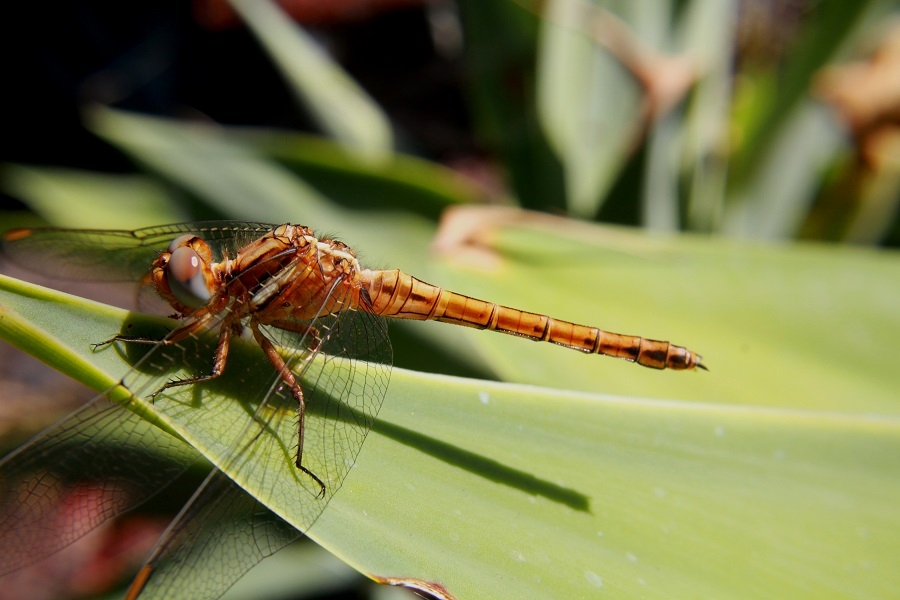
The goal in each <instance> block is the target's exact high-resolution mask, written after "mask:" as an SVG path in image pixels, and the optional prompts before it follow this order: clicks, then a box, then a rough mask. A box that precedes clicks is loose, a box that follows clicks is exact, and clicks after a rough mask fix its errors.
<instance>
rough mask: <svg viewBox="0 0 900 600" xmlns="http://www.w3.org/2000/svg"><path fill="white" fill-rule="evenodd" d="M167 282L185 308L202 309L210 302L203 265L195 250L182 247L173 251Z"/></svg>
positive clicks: (167, 267)
mask: <svg viewBox="0 0 900 600" xmlns="http://www.w3.org/2000/svg"><path fill="white" fill-rule="evenodd" d="M166 281H167V282H168V284H169V289H170V290H172V294H173V295H174V296H175V298H177V299H178V301H179V302H181V303H182V304H184V305H185V306H190V307H191V308H200V307H201V306H204V305H205V304H206V303H207V302H209V298H210V293H209V288H207V287H206V278H205V277H204V276H203V263H202V262H201V260H200V255H199V254H197V253H196V252H194V250H193V248H189V247H188V246H181V247H180V248H175V250H173V251H172V256H170V257H169V263H168V264H167V265H166Z"/></svg>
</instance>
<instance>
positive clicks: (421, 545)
mask: <svg viewBox="0 0 900 600" xmlns="http://www.w3.org/2000/svg"><path fill="white" fill-rule="evenodd" d="M572 231H581V232H582V233H591V235H587V236H583V237H581V238H579V237H577V236H574V235H569V236H567V237H562V236H560V237H553V236H552V235H550V234H548V233H547V232H546V231H542V232H541V234H540V235H537V234H536V232H535V230H534V227H531V228H530V229H529V228H527V227H520V228H514V227H504V228H500V229H499V234H500V235H497V236H496V237H495V238H494V241H493V242H492V243H491V244H489V247H492V246H497V247H498V248H501V249H502V253H501V254H500V261H499V263H496V264H499V265H501V268H499V269H498V270H497V271H495V272H494V273H492V274H491V275H490V276H486V277H476V276H474V275H473V274H472V273H473V272H474V270H473V269H471V267H470V268H469V269H468V270H469V271H470V272H469V273H467V274H465V275H463V273H466V272H465V271H464V270H463V269H461V268H459V266H458V265H457V266H456V267H454V268H452V269H451V268H449V267H448V266H445V267H443V269H442V271H443V272H444V273H445V274H448V275H451V276H452V277H453V278H454V281H450V282H449V283H453V284H454V285H456V284H464V286H465V287H466V288H467V289H466V290H462V291H470V292H471V293H479V294H480V293H481V291H484V292H490V291H491V290H499V289H500V288H502V287H503V286H505V285H508V284H511V282H514V281H518V282H519V287H518V288H513V289H506V290H499V291H500V294H501V295H504V296H505V297H504V298H496V299H501V300H503V301H508V302H509V303H512V302H513V301H514V300H515V299H516V298H515V297H516V296H517V295H519V294H527V296H526V298H525V299H527V301H528V303H529V304H531V303H532V302H533V303H534V304H535V306H528V307H526V308H536V309H539V310H540V309H543V308H545V306H544V303H545V302H549V298H551V297H556V298H560V297H561V294H566V298H568V300H567V301H566V302H565V307H563V308H564V310H563V312H566V313H567V312H568V311H570V310H572V311H573V314H571V315H570V314H561V315H559V316H563V317H565V316H570V317H571V318H573V319H577V320H584V321H587V319H581V317H582V316H590V315H587V312H590V313H594V311H595V310H596V306H595V305H596V303H598V302H604V303H605V302H612V301H613V300H607V299H606V295H607V294H608V295H609V296H610V297H611V298H617V300H616V301H617V302H622V305H621V306H619V307H618V309H617V310H616V312H617V313H623V314H627V315H628V316H627V317H625V319H626V320H627V321H628V322H629V323H630V322H631V321H632V320H633V319H636V318H637V316H638V315H641V314H643V316H644V318H645V319H646V320H647V321H648V323H647V324H645V325H643V327H642V329H644V330H646V333H648V334H649V333H652V332H654V331H660V329H659V324H660V323H666V322H669V323H670V325H669V326H668V327H667V328H666V330H665V331H662V333H664V334H666V333H669V332H673V333H677V332H675V331H674V330H675V329H677V330H678V331H679V332H681V335H679V336H678V338H677V340H676V341H680V342H684V343H687V342H690V344H689V345H691V346H696V349H698V350H702V351H703V352H704V353H705V355H706V360H707V362H708V363H709V365H710V366H711V368H712V371H711V372H710V373H702V374H695V373H666V372H664V373H655V372H652V371H649V370H643V369H641V368H639V367H637V366H634V365H630V364H627V363H623V362H621V361H610V360H606V359H600V358H597V357H591V356H581V355H579V354H578V353H574V352H570V351H566V350H564V349H560V348H553V347H550V348H544V347H543V346H541V345H537V344H531V343H526V342H524V341H522V340H517V339H515V338H510V337H506V336H500V335H495V334H489V333H485V332H470V333H471V343H472V344H473V345H474V347H476V348H479V349H480V350H479V353H480V355H482V356H488V357H492V360H494V361H497V363H498V364H501V361H500V359H498V358H497V356H496V355H497V354H500V353H501V352H502V353H503V354H505V357H501V358H504V360H505V362H506V364H507V367H506V369H505V370H504V373H505V376H508V377H511V378H515V379H517V380H519V381H523V380H532V379H541V380H544V381H549V382H552V383H555V384H556V386H557V387H562V386H567V387H569V386H571V385H572V383H573V381H574V382H575V385H576V386H580V387H587V386H588V382H589V381H591V380H593V381H594V387H595V389H601V388H603V387H604V386H605V385H606V384H607V383H608V381H609V380H612V381H614V382H615V381H618V382H619V383H617V384H615V385H625V384H626V382H630V384H631V385H632V386H633V388H634V389H636V390H638V391H637V395H631V396H629V397H626V396H624V395H618V396H614V395H603V394H596V393H594V394H589V393H583V392H570V391H564V390H561V389H553V388H547V387H532V386H527V385H521V384H510V383H496V382H486V381H478V380H468V379H459V378H452V377H445V376H438V375H431V374H424V373H416V372H412V371H406V370H403V369H394V371H393V375H392V378H391V382H390V387H389V389H388V394H387V398H386V400H385V403H384V406H383V408H382V410H381V413H380V414H379V416H378V419H377V420H376V422H375V424H374V426H373V428H372V431H371V433H370V434H369V436H368V439H367V441H366V443H365V445H364V447H363V450H362V452H361V453H360V455H359V457H358V460H357V463H356V465H355V467H354V468H353V469H352V470H351V471H350V474H349V475H348V477H347V479H346V481H345V482H344V485H343V487H342V488H341V489H340V491H339V492H338V493H337V494H336V495H335V496H334V499H333V500H332V501H331V503H330V504H329V505H328V507H327V509H326V510H325V512H324V513H323V514H322V516H321V517H320V518H319V520H318V521H317V522H316V523H315V524H314V526H313V527H312V528H311V529H310V531H309V535H310V537H312V538H313V539H315V540H316V541H317V542H318V543H320V544H321V545H323V546H325V547H326V548H328V549H329V550H331V551H332V552H334V553H335V554H337V555H338V556H340V557H341V558H343V559H344V560H346V561H347V562H348V563H349V564H351V565H353V566H354V567H355V568H357V569H358V570H360V571H361V572H363V573H366V574H369V575H371V576H390V577H414V578H419V579H422V580H426V581H432V582H438V583H440V584H441V585H443V586H444V587H445V588H446V589H447V590H449V591H450V592H451V593H453V594H455V595H456V596H457V597H461V598H496V597H529V598H535V597H553V598H556V597H591V596H594V595H596V594H597V593H599V592H601V591H605V592H609V593H611V594H614V595H616V596H619V597H659V598H670V597H738V598H740V597H748V598H749V597H760V596H779V597H792V598H801V597H808V598H821V597H826V596H827V597H834V596H841V597H859V598H869V597H885V596H888V595H890V594H891V593H893V591H894V590H896V589H897V586H898V585H900V558H898V557H900V513H898V511H897V510H896V498H897V497H898V495H900V463H898V461H897V460H896V457H897V456H898V455H900V418H898V417H897V403H896V393H895V391H893V390H895V385H892V382H893V381H894V380H895V377H894V375H893V372H894V371H893V362H894V361H893V357H895V356H896V350H897V348H896V346H897V343H896V340H897V339H900V322H898V319H897V318H896V316H894V313H895V311H894V309H893V307H895V306H896V305H897V304H896V301H897V298H896V296H895V294H896V293H897V292H896V291H895V290H893V289H892V288H891V286H890V282H892V281H896V280H897V278H896V276H897V269H898V260H897V257H896V256H895V255H891V254H886V253H876V252H860V251H855V250H849V251H829V250H825V249H822V248H817V247H800V248H797V249H787V248H766V247H753V246H749V247H748V246H740V245H736V244H727V243H725V242H716V241H713V242H705V241H700V240H696V241H690V240H688V241H677V240H667V239H657V240H652V239H648V238H646V237H643V236H636V235H630V234H627V233H623V232H618V235H617V234H616V232H615V230H611V231H609V232H608V233H607V235H605V236H604V237H603V238H602V239H599V238H597V237H596V235H597V232H598V231H600V230H596V229H594V228H580V229H575V230H571V231H570V232H569V233H570V234H571V233H572ZM495 233H498V232H495ZM535 240H540V241H541V243H540V244H535ZM585 253H587V254H585ZM456 255H457V257H459V253H457V254H456ZM561 256H569V257H570V261H569V263H568V264H569V266H568V267H563V268H561V266H560V265H561V264H566V263H561V262H560V260H559V259H560V257H561ZM599 256H605V257H606V258H605V260H604V261H600V264H596V261H598V257H599ZM553 265H555V269H554V268H552V266H553ZM554 270H555V271H556V272H558V274H557V278H556V279H553V277H552V273H553V272H554ZM670 271H671V272H673V273H672V274H671V275H668V276H667V273H669V272H670ZM548 277H549V278H550V279H549V280H548V279H546V278H548ZM657 278H661V279H662V283H659V284H657V283H656V281H655V280H656V279H657ZM678 278H683V279H684V278H686V279H687V281H683V282H682V283H681V284H680V286H679V285H676V286H675V288H674V289H671V286H672V285H673V281H676V280H677V279H678ZM873 278H874V279H873ZM572 281H580V282H581V285H580V286H579V285H575V286H574V287H559V286H561V285H564V283H565V282H568V284H569V285H571V282H572ZM879 281H883V282H884V283H879ZM436 283H448V282H447V281H443V280H439V281H436ZM537 283H540V285H537ZM657 286H661V287H666V286H669V288H670V289H668V295H662V296H661V297H660V296H659V294H658V288H657ZM0 289H2V290H3V292H2V295H0V307H2V317H3V318H2V319H0V335H2V336H3V337H4V338H6V339H10V340H11V341H13V342H14V343H17V345H20V346H27V348H26V349H27V350H29V351H30V352H33V353H34V354H36V355H37V356H39V357H41V358H43V359H45V360H48V361H49V360H54V361H55V363H56V364H57V365H58V366H61V367H62V368H64V369H66V370H68V371H71V372H72V374H73V375H74V376H76V377H78V378H79V379H82V380H85V381H87V382H88V383H89V384H92V385H94V386H95V387H96V388H98V389H100V388H102V386H103V385H105V384H104V383H103V382H104V381H105V382H111V381H115V380H116V378H117V377H119V376H120V375H121V373H122V371H123V369H126V368H127V367H128V366H129V365H130V361H129V360H128V356H127V355H123V354H119V353H116V352H110V351H106V352H99V353H91V352H90V351H89V349H88V344H89V343H90V342H94V341H97V340H102V339H106V338H107V337H108V336H109V335H110V334H112V333H115V332H117V331H119V330H120V329H121V328H122V325H123V322H125V321H126V320H127V321H128V322H130V323H133V324H136V325H141V323H142V321H143V320H144V317H140V316H138V315H130V316H128V315H126V313H124V312H119V311H116V310H114V309H111V308H108V307H103V306H101V305H97V304H94V303H89V302H87V301H81V300H78V299H75V298H72V297H70V296H65V295H62V294H57V293H53V292H49V291H44V290H41V289H39V288H34V287H32V286H26V285H25V284H21V283H18V282H11V281H10V280H8V279H3V280H2V288H0ZM635 290H638V291H642V292H643V293H635ZM856 290H859V291H858V292H857V291H856ZM621 295H624V296H625V297H626V300H625V301H623V300H622V299H621ZM492 299H493V298H492ZM520 299H522V298H520ZM867 299H868V300H867ZM582 300H584V302H582ZM654 306H656V309H655V310H650V309H652V308H653V307H654ZM672 306H675V307H677V309H675V310H673V313H672V314H665V311H662V310H661V309H663V308H667V307H668V308H671V307H672ZM690 306H692V307H693V308H692V309H690V310H689V309H687V308H685V307H690ZM579 307H584V308H579ZM581 311H587V312H586V313H585V315H582V314H581ZM554 312H559V311H554ZM606 312H607V311H599V312H597V314H603V313H606ZM609 314H612V311H610V313H609ZM673 314H674V315H675V316H672V315H673ZM617 320H618V317H617ZM588 322H592V321H588ZM10 323H16V324H17V326H16V327H17V328H14V329H15V330H16V331H18V332H19V333H15V334H12V333H10V331H11V329H10V327H9V324H10ZM598 324H599V323H598ZM147 325H152V326H154V327H158V325H159V323H158V322H156V321H154V322H150V323H147ZM420 325H421V327H429V328H434V329H436V330H437V329H440V330H444V331H448V332H449V331H453V330H455V329H457V328H452V327H449V326H446V325H441V324H428V323H423V324H420ZM876 326H877V327H876ZM694 331H696V332H697V333H696V334H693V333H691V332H694ZM672 337H675V336H674V335H673V336H672ZM685 337H687V338H688V339H684V338H685ZM28 340H30V341H28ZM50 342H52V343H50ZM695 342H696V344H695ZM494 344H497V347H498V348H502V350H501V351H497V350H492V346H493V345H494ZM45 348H51V349H52V348H63V349H65V350H66V352H68V353H70V354H71V356H72V357H79V360H78V361H76V360H74V359H73V360H72V363H73V364H75V365H76V367H75V368H73V369H68V368H67V367H66V365H65V362H66V360H59V359H53V358H52V356H50V357H49V358H48V357H47V356H45V354H44V353H45V350H44V349H45ZM545 350H546V352H545ZM57 354H58V352H57ZM230 358H231V360H232V361H233V362H232V365H241V366H246V367H248V368H253V369H256V370H259V371H260V372H263V371H265V370H266V369H270V367H269V366H268V364H267V363H266V362H265V360H264V359H263V358H262V356H261V355H260V353H259V352H258V351H255V350H253V349H252V348H250V347H248V348H239V349H238V350H237V351H236V352H235V355H233V356H231V357H230ZM545 361H546V367H542V365H543V364H544V363H545ZM80 362H87V363H90V364H91V368H92V369H99V370H100V371H102V372H103V373H105V374H106V375H105V378H102V379H97V378H94V379H93V380H91V379H90V378H86V377H85V376H84V370H83V368H82V367H78V366H77V365H78V364H80ZM782 363H783V364H782ZM779 364H782V366H781V367H778V365H779ZM233 368H234V367H233ZM542 369H546V370H548V371H550V372H549V373H544V372H543V371H542ZM832 371H835V372H833V373H832ZM575 373H579V375H578V377H579V378H575V379H573V376H574V374H575ZM617 373H621V374H622V375H621V376H618V375H616V374H617ZM619 377H621V379H619ZM819 378H824V381H819ZM650 380H653V381H655V383H653V384H652V386H653V387H655V389H656V391H657V393H656V394H654V395H656V396H658V397H666V396H665V395H664V394H662V393H659V392H660V390H661V389H664V388H666V387H669V388H670V389H671V390H672V391H673V394H672V395H671V396H667V397H669V398H671V397H672V396H676V395H677V396H681V397H682V398H683V399H682V400H680V401H679V400H665V399H658V400H651V399H645V398H642V397H641V396H644V392H645V391H646V389H647V388H645V387H644V385H645V384H644V383H643V382H645V381H650ZM679 380H683V381H685V382H688V383H685V384H683V385H684V386H686V387H681V385H682V384H678V383H676V381H679ZM660 382H661V383H660ZM98 384H99V385H98ZM745 388H746V389H745ZM691 389H693V390H694V391H695V392H697V390H702V393H700V392H698V393H696V395H695V397H691V396H689V395H688V392H689V390H691ZM191 391H192V395H190V396H189V397H190V398H192V399H193V400H195V401H194V402H193V403H192V404H190V405H184V406H183V407H182V408H181V410H183V411H196V412H198V413H199V415H202V419H193V422H197V423H200V422H201V421H208V422H209V424H208V426H209V427H211V428H215V427H220V426H224V424H225V423H231V424H232V425H233V423H235V422H239V423H242V422H246V420H247V418H248V417H247V412H246V405H245V402H246V400H243V399H241V398H240V396H241V394H236V393H235V392H233V391H228V390H227V386H221V387H220V386H213V385H211V386H206V387H204V386H203V385H198V386H194V389H193V390H191ZM648 395H649V394H648ZM236 396H237V397H236ZM699 400H705V401H699ZM213 406H215V407H216V410H215V412H213V411H211V410H210V409H211V407H213ZM150 408H151V409H153V408H155V407H150ZM156 408H158V407H156ZM158 418H159V419H160V420H161V421H162V422H166V423H169V424H170V426H171V427H172V428H173V429H175V430H176V431H177V432H178V433H179V435H181V436H183V437H184V438H185V439H187V440H188V441H191V442H192V443H194V444H198V442H199V445H198V449H199V450H200V451H201V452H204V453H205V454H207V455H208V456H210V457H211V458H212V459H214V460H218V459H219V458H220V457H221V452H220V449H216V448H210V447H204V445H209V444H208V441H205V440H206V435H205V434H203V432H202V431H198V430H196V429H184V428H182V427H181V426H180V425H179V424H178V422H176V421H173V420H172V419H171V418H170V416H168V415H166V414H160V415H158ZM284 436H285V439H283V440H281V444H282V446H283V447H287V448H290V447H291V445H292V444H293V439H292V438H291V437H290V434H284ZM254 460H255V459H254ZM260 460H265V457H260ZM267 464H269V465H271V464H272V463H271V461H269V462H268V463H267ZM280 464H281V469H282V471H281V472H282V473H283V477H280V478H279V481H278V482H277V483H276V484H275V485H274V486H273V488H271V489H251V490H250V491H251V492H252V493H254V495H257V497H260V498H262V499H265V501H266V502H267V504H269V506H270V507H271V508H272V509H273V510H275V511H276V512H278V513H279V514H281V515H282V516H284V517H286V518H287V519H288V520H291V521H293V522H295V523H296V522H302V510H303V507H302V506H298V504H301V503H300V502H299V501H298V497H299V496H298V494H299V492H298V488H297V487H296V481H297V479H296V470H295V469H293V468H292V467H291V465H290V461H289V460H288V459H284V460H283V461H282V462H281V463H280ZM245 466H246V465H245ZM245 472H246V471H245ZM245 472H244V473H245ZM239 475H242V476H243V474H239ZM245 479H246V478H245ZM276 488H277V489H276ZM273 490H275V492H273Z"/></svg>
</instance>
